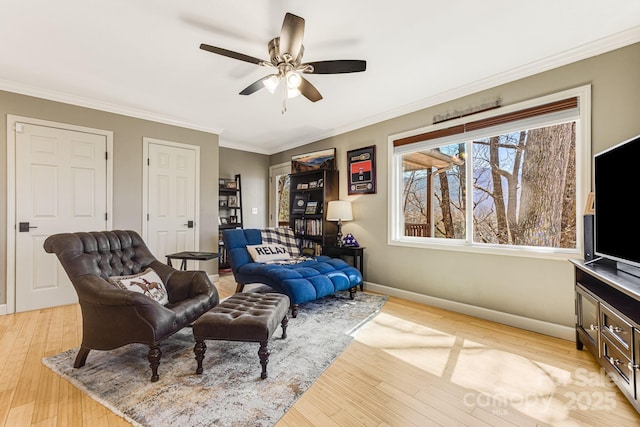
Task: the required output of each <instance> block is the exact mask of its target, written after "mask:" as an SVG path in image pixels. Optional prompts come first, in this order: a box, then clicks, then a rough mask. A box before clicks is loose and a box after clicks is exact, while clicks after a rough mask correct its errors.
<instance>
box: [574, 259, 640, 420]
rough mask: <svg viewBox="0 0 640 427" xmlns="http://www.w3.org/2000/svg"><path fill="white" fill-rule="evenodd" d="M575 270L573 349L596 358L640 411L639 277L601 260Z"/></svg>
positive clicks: (575, 262) (578, 263) (581, 264)
mask: <svg viewBox="0 0 640 427" xmlns="http://www.w3.org/2000/svg"><path fill="white" fill-rule="evenodd" d="M571 263H572V264H573V265H574V266H575V279H576V284H575V291H576V347H577V348H578V350H582V349H583V348H584V347H586V348H587V350H589V352H590V353H591V354H593V356H594V357H595V358H596V360H597V361H598V363H599V364H600V365H601V366H602V367H603V368H604V370H605V371H606V372H607V374H608V375H609V376H610V377H611V378H612V379H613V381H614V382H615V383H616V385H617V386H618V387H619V388H620V390H621V391H622V393H623V394H624V395H625V396H626V397H627V399H629V401H630V402H631V404H632V405H633V406H634V408H636V410H637V411H639V412H640V278H638V277H635V276H633V275H630V274H628V273H625V272H622V271H619V270H617V269H616V263H614V262H611V261H606V260H601V261H597V262H596V263H593V264H589V265H585V264H584V262H583V261H581V260H572V261H571Z"/></svg>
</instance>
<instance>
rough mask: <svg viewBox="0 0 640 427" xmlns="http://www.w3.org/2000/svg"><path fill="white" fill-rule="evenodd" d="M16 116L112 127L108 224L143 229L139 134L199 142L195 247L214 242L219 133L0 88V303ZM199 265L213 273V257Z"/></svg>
mask: <svg viewBox="0 0 640 427" xmlns="http://www.w3.org/2000/svg"><path fill="white" fill-rule="evenodd" d="M7 114H10V115H17V116H24V117H30V118H36V119H42V120H49V121H54V122H60V123H67V124H72V125H78V126H86V127H91V128H98V129H104V130H110V131H113V154H114V159H113V168H114V171H113V175H114V179H113V227H114V229H132V230H136V231H138V232H141V230H142V165H143V159H142V138H143V137H151V138H157V139H162V140H167V141H174V142H180V143H184V144H191V145H198V146H200V161H201V165H200V222H201V227H200V250H203V251H216V250H217V241H218V237H217V236H218V220H217V217H218V135H215V134H211V133H206V132H200V131H194V130H190V129H185V128H181V127H176V126H170V125H165V124H161V123H156V122H152V121H148V120H141V119H135V118H131V117H126V116H122V115H118V114H112V113H106V112H102V111H97V110H92V109H89V108H82V107H76V106H73V105H69V104H63V103H59V102H53V101H47V100H43V99H39V98H33V97H29V96H23V95H18V94H14V93H10V92H3V91H0V115H1V117H2V120H0V123H1V124H0V165H2V171H3V173H2V174H0V193H2V195H3V196H0V242H2V244H1V246H0V303H5V302H6V295H7V292H6V276H5V274H4V273H5V271H6V241H7V235H6V229H7V216H6V212H7V200H6V199H7V197H6V196H7V186H8V185H13V182H12V180H9V182H7V176H6V173H4V171H6V166H7V130H6V126H7V121H6V116H7ZM200 266H201V268H202V269H205V270H207V271H208V272H209V273H215V272H217V265H216V264H215V263H213V262H202V263H201V264H200Z"/></svg>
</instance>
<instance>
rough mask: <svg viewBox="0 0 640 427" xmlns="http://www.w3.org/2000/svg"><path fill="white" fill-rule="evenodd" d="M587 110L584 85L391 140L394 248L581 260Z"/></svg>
mask: <svg viewBox="0 0 640 427" xmlns="http://www.w3.org/2000/svg"><path fill="white" fill-rule="evenodd" d="M588 103H589V88H588V87H583V88H579V89H576V90H573V91H568V92H564V93H562V94H557V95H554V96H551V97H545V98H543V99H538V100H535V101H530V102H527V103H522V104H520V105H514V106H511V107H509V108H507V107H502V108H499V109H496V110H493V112H485V113H481V114H477V115H473V116H468V117H466V118H462V119H457V120H455V121H450V122H445V123H441V124H439V125H434V126H431V127H428V128H424V129H419V130H416V131H414V132H409V133H406V134H403V135H395V136H393V137H391V138H390V145H391V150H392V153H391V155H390V158H391V168H390V170H391V171H392V173H391V179H390V186H391V192H392V195H391V198H390V200H391V201H392V202H391V203H392V205H391V212H390V213H391V217H392V224H393V225H392V226H391V228H390V243H392V244H410V245H448V246H449V247H450V248H463V249H465V250H469V249H477V250H488V249H491V250H495V251H505V253H514V252H517V254H523V253H529V252H537V253H545V254H555V253H559V254H576V253H578V252H579V251H580V250H581V243H580V242H581V238H582V233H580V230H581V225H582V201H583V200H585V198H586V196H587V194H588V192H589V182H590V178H589V176H590V149H589V146H590V142H589V136H588V129H589V118H588V115H589V111H590V108H589V105H588ZM514 250H517V251H514Z"/></svg>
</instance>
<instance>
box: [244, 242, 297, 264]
mask: <svg viewBox="0 0 640 427" xmlns="http://www.w3.org/2000/svg"><path fill="white" fill-rule="evenodd" d="M247 251H249V255H251V259H252V260H253V262H268V261H282V260H287V259H289V258H291V254H289V252H288V251H287V248H286V247H285V246H284V245H269V244H263V245H247Z"/></svg>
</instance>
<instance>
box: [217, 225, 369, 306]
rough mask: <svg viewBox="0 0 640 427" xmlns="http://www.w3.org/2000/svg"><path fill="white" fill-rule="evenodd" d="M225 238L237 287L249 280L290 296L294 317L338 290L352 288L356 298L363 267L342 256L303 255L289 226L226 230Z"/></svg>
mask: <svg viewBox="0 0 640 427" xmlns="http://www.w3.org/2000/svg"><path fill="white" fill-rule="evenodd" d="M222 240H223V241H224V245H225V248H226V250H227V254H228V257H229V263H230V264H231V270H232V272H233V275H234V277H235V280H236V282H237V284H238V288H237V291H238V292H242V289H243V288H244V285H247V284H250V283H262V284H266V285H268V286H270V287H271V288H273V289H274V290H275V291H276V292H280V293H283V294H286V295H287V296H288V297H289V299H290V300H291V315H292V316H293V317H296V316H297V314H298V308H299V305H300V304H302V303H305V302H308V301H313V300H316V299H318V298H322V297H325V296H328V295H332V294H334V293H336V292H338V291H344V290H349V296H350V298H351V299H353V298H354V297H355V293H356V288H357V287H358V286H359V285H360V284H361V283H362V275H361V274H360V271H358V269H356V268H354V267H352V266H350V265H349V264H347V263H346V262H345V261H343V260H342V259H339V258H330V257H328V256H325V255H320V256H316V257H302V256H300V250H299V248H298V247H297V245H296V240H295V238H294V235H293V231H292V230H291V229H290V228H267V229H256V228H252V229H233V230H224V231H223V232H222ZM284 252H286V253H284ZM254 258H255V259H256V260H255V261H254Z"/></svg>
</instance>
